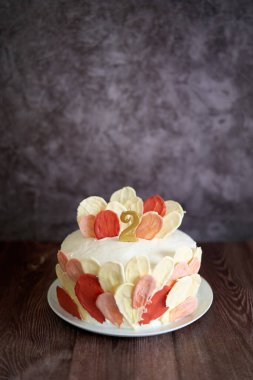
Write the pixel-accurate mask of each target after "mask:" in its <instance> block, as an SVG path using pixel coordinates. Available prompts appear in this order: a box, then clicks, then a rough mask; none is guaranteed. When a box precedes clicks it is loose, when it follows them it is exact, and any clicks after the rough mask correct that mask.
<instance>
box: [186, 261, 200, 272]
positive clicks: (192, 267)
mask: <svg viewBox="0 0 253 380" xmlns="http://www.w3.org/2000/svg"><path fill="white" fill-rule="evenodd" d="M188 265H189V274H194V273H198V271H199V269H200V261H199V259H198V258H197V257H193V259H192V260H191V261H190V262H189V264H188Z"/></svg>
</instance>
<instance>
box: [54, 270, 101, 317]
mask: <svg viewBox="0 0 253 380" xmlns="http://www.w3.org/2000/svg"><path fill="white" fill-rule="evenodd" d="M55 271H56V275H57V277H58V280H59V282H60V284H61V286H62V288H63V289H64V290H65V291H66V292H67V293H68V295H69V296H70V298H72V300H73V301H74V302H75V304H76V305H77V308H78V311H79V314H80V316H81V318H82V319H83V320H92V319H93V318H92V317H91V316H90V315H89V313H88V312H87V311H86V310H85V309H84V308H83V307H82V305H81V304H80V302H79V300H78V298H77V296H76V293H75V283H74V282H73V281H72V280H71V279H70V278H69V276H68V275H67V273H66V272H63V270H62V269H61V267H60V265H59V264H57V265H56V267H55Z"/></svg>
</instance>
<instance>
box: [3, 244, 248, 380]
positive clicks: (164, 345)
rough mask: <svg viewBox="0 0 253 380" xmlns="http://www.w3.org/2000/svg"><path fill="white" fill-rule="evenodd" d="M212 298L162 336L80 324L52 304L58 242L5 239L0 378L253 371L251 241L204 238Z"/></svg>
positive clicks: (234, 375) (240, 374)
mask: <svg viewBox="0 0 253 380" xmlns="http://www.w3.org/2000/svg"><path fill="white" fill-rule="evenodd" d="M202 247H203V251H204V255H203V265H202V267H201V271H200V274H201V275H202V276H203V277H204V278H206V280H207V281H208V282H209V283H210V284H211V286H212V288H213V291H214V303H213V305H212V307H211V309H210V310H209V312H208V313H207V314H206V315H205V316H204V317H203V318H201V319H200V320H198V321H197V322H195V323H194V324H192V325H190V326H188V327H186V328H184V329H182V330H179V331H176V332H173V333H168V334H164V335H160V336H157V337H147V338H127V339H126V338H116V337H106V336H100V335H95V334H92V333H89V332H85V331H83V330H79V329H77V328H75V327H73V326H71V325H69V324H67V323H66V322H64V321H62V320H61V319H60V318H58V317H57V316H56V315H55V314H54V313H53V312H52V311H51V309H50V308H49V306H48V304H47V298H46V295H47V290H48V287H49V285H50V284H51V282H52V281H53V280H54V278H55V273H54V266H55V263H56V251H57V249H58V245H57V244H55V243H52V244H50V243H34V242H15V243H11V242H8V243H1V244H0V248H1V254H0V289H1V293H0V299H1V307H0V379H27V380H28V379H32V380H39V379H43V380H46V379H54V380H55V379H56V380H58V379H85V380H90V379H92V380H94V379H99V380H101V379H102V380H103V379H110V380H114V379H115V380H116V379H117V380H118V379H120V380H124V379H131V380H135V379H136V380H142V379H155V380H156V379H157V380H158V379H159V380H160V379H163V380H164V379H173V380H174V379H199V380H202V379H218V380H220V379H225V380H226V379H240V380H241V379H252V378H253V324H252V322H253V321H252V320H253V317H252V315H253V242H245V243H217V244H214V243H213V244H203V245H202Z"/></svg>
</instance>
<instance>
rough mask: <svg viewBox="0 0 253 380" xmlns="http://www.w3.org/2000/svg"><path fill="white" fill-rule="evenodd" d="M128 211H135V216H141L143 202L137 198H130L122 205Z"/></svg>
mask: <svg viewBox="0 0 253 380" xmlns="http://www.w3.org/2000/svg"><path fill="white" fill-rule="evenodd" d="M124 205H125V207H126V209H127V210H128V211H135V212H137V214H139V215H142V214H143V200H142V199H141V198H139V197H135V198H131V199H129V200H128V201H126V202H125V203H124Z"/></svg>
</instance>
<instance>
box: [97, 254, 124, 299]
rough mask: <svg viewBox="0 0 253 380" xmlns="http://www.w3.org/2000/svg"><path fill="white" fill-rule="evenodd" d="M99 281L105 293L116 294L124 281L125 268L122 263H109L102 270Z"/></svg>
mask: <svg viewBox="0 0 253 380" xmlns="http://www.w3.org/2000/svg"><path fill="white" fill-rule="evenodd" d="M98 279H99V282H100V285H101V287H102V288H103V290H104V291H105V292H111V293H114V292H115V290H116V289H117V288H118V286H120V285H121V284H122V283H123V282H124V281H125V278H124V268H123V265H122V264H121V263H116V262H112V261H108V262H107V263H105V264H103V265H102V266H101V268H100V271H99V274H98Z"/></svg>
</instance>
